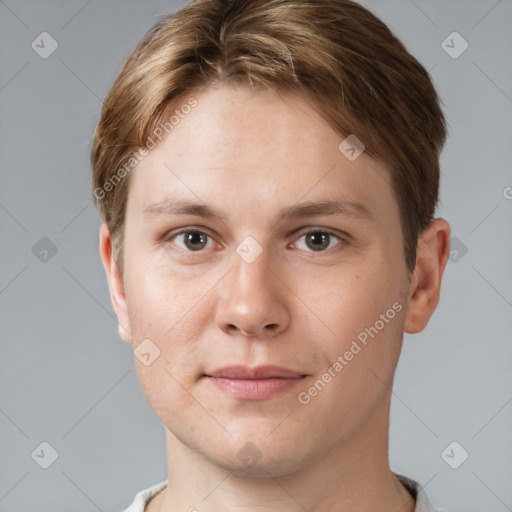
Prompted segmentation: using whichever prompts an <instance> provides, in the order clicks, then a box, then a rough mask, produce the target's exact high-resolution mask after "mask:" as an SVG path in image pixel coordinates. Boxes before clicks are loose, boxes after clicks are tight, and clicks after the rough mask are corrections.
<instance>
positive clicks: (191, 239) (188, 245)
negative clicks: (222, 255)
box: [166, 229, 213, 251]
mask: <svg viewBox="0 0 512 512" xmlns="http://www.w3.org/2000/svg"><path fill="white" fill-rule="evenodd" d="M175 239H176V240H177V241H181V242H182V244H183V245H180V244H179V243H176V242H173V243H174V244H175V245H176V246H177V247H178V248H179V249H182V250H184V251H200V250H202V249H210V248H211V247H212V245H213V239H212V238H211V237H210V235H208V234H206V233H205V232H204V231H199V230H197V229H186V230H183V231H180V232H178V233H173V234H172V235H171V236H169V237H168V238H167V239H166V241H168V242H171V241H174V240H175ZM209 242H210V244H209V245H208V243H209Z"/></svg>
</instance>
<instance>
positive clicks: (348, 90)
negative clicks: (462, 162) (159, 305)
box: [91, 0, 446, 272]
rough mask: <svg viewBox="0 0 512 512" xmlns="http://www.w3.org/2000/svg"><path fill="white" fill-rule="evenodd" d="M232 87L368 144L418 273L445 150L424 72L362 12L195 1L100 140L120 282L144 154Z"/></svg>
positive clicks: (97, 192)
mask: <svg viewBox="0 0 512 512" xmlns="http://www.w3.org/2000/svg"><path fill="white" fill-rule="evenodd" d="M222 83H226V84H228V83H229V84H233V85H234V84H246V85H250V86H252V87H259V86H263V87H264V88H267V89H273V90H276V91H277V90H283V91H289V92H295V93H299V94H302V97H303V98H304V99H306V100H307V101H308V102H309V103H310V104H311V105H312V106H313V107H314V108H315V109H316V110H317V112H318V113H319V114H320V115H321V116H322V117H323V118H324V119H325V120H326V121H327V122H328V123H329V125H330V126H331V127H332V128H333V129H334V130H335V131H336V132H337V133H339V134H340V136H342V137H346V136H348V135H349V134H355V135H356V136H357V137H358V138H359V139H360V140H361V141H363V143H364V145H365V151H366V153H367V154H368V155H370V156H372V157H374V158H375V159H377V160H378V161H380V162H382V163H384V164H385V165H386V166H387V168H388V169H389V171H390V178H391V179H390V182H391V186H392V188H393V190H394V193H395V195H396V198H397V201H398V205H399V211H400V221H401V226H402V233H403V237H404V253H405V261H406V264H407V268H408V270H409V271H410V272H412V271H413V270H414V267H415V265H416V246H417V242H418V236H419V235H420V234H421V232H422V231H423V229H424V228H425V227H427V226H428V224H429V223H430V221H431V220H432V219H433V215H434V212H435V208H436V206H437V201H438V195H439V174H440V172H439V154H440V152H441V150H442V147H443V145H444V142H445V138H446V123H445V119H444V116H443V113H442V111H441V108H440V104H439V103H440V101H439V98H438V96H437V93H436V91H435V89H434V86H433V84H432V81H431V79H430V77H429V74H428V73H427V71H426V70H425V69H424V67H423V66H422V65H421V64H420V63H419V62H418V61H417V60H416V59H415V58H414V57H413V56H412V55H411V54H410V53H409V52H408V51H407V50H406V49H405V47H404V46H403V44H402V43H401V42H400V41H399V40H398V39H397V38H396V37H395V36H394V35H393V34H392V32H391V31H390V30H389V28H388V27H387V26H386V25H385V24H384V23H383V22H382V21H381V20H380V19H379V18H377V17H376V16H375V15H373V14H372V13H371V12H369V11H368V10H367V9H365V8H364V7H362V6H361V5H359V4H358V3H356V2H354V1H350V0H314V1H313V0H310V1H306V0H230V1H228V0H194V1H192V2H190V3H189V4H187V5H186V6H184V7H183V8H182V9H180V10H179V11H177V12H176V13H174V14H170V15H167V16H165V17H163V19H161V20H160V21H159V22H158V23H157V24H156V25H154V26H153V27H152V28H151V29H150V30H149V32H148V33H147V34H146V36H145V37H144V39H143V40H142V41H141V42H140V43H139V45H138V46H137V47H136V49H135V50H134V52H133V53H132V54H131V55H130V56H129V57H128V59H127V60H126V61H125V63H124V64H123V66H122V68H121V70H120V72H119V75H118V76H117V78H116V80H115V82H114V84H113V86H112V88H111V90H110V91H109V93H108V95H107V97H106V98H105V100H104V103H103V108H102V112H101V116H100V120H99V123H98V126H97V128H96V132H95V136H94V141H93V147H92V152H91V163H92V170H93V195H94V197H95V199H97V200H98V201H97V205H98V208H99V211H100V213H101V215H102V217H103V218H104V220H105V221H106V222H107V225H108V227H109V229H110V233H111V236H112V239H113V245H114V254H115V256H116V261H117V264H118V266H119V268H120V270H121V272H122V269H123V257H122V253H123V251H122V247H123V237H124V222H125V210H126V203H127V197H128V186H129V181H130V180H129V175H128V176H126V175H127V174H128V173H129V170H130V167H134V166H135V165H136V163H137V162H136V159H135V158H134V152H135V151H137V150H139V151H140V149H141V148H145V147H146V144H147V141H148V140H149V138H150V137H151V134H152V132H153V130H155V127H156V126H157V124H158V123H159V122H161V120H162V119H166V118H167V116H168V115H170V113H171V111H172V110H173V109H174V108H176V106H177V105H179V102H180V101H183V98H185V97H186V96H187V95H189V96H190V95H191V94H192V93H193V92H194V91H199V90H203V89H206V88H208V87H211V86H213V85H215V84H222ZM340 142H341V140H340ZM127 162H131V163H130V166H128V167H127ZM121 169H123V172H119V171H120V170H121ZM116 173H117V174H116ZM125 176H126V178H125ZM107 185H109V186H107Z"/></svg>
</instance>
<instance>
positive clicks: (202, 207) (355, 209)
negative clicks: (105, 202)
mask: <svg viewBox="0 0 512 512" xmlns="http://www.w3.org/2000/svg"><path fill="white" fill-rule="evenodd" d="M175 215H195V216H197V217H204V218H216V219H219V220H220V221H222V222H226V217H225V216H224V215H223V214H222V213H221V212H219V211H217V210H216V209H215V208H213V207H211V206H208V205H207V204H204V203H203V204H201V203H195V202H193V201H187V200H183V199H173V198H168V199H165V200H164V201H160V202H158V203H155V204H152V205H150V206H148V207H147V208H146V209H145V210H144V212H143V216H144V219H145V220H146V221H149V220H151V218H153V217H160V216H164V217H170V216H175ZM329 215H342V216H345V217H350V218H355V219H363V220H373V215H372V213H371V212H370V210H369V209H368V208H367V207H366V206H365V205H363V204H362V203H359V202H357V201H350V200H348V199H341V198H340V199H334V200H325V201H316V202H315V201H308V202H304V203H300V204H295V205H293V206H291V207H288V208H284V209H282V210H281V211H280V212H279V213H278V218H279V219H295V218H304V217H314V216H329Z"/></svg>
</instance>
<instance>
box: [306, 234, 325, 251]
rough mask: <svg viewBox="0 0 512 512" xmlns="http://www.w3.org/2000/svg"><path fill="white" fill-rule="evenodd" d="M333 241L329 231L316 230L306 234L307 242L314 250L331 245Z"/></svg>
mask: <svg viewBox="0 0 512 512" xmlns="http://www.w3.org/2000/svg"><path fill="white" fill-rule="evenodd" d="M330 241H331V236H330V235H329V233H322V232H321V231H316V232H314V233H308V234H307V235H306V244H307V246H308V247H309V248H310V249H313V250H314V251H319V250H322V249H325V248H326V247H329V243H330Z"/></svg>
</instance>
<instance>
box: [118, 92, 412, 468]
mask: <svg viewBox="0 0 512 512" xmlns="http://www.w3.org/2000/svg"><path fill="white" fill-rule="evenodd" d="M194 98H195V99H196V100H197V105H196V106H195V107H194V108H193V109H191V111H190V113H188V114H187V115H186V116H183V119H180V122H179V124H177V125H176V126H175V127H174V129H173V130H172V132H171V133H170V134H169V136H167V137H166V138H165V139H164V140H163V141H162V142H161V143H160V144H159V145H158V146H157V147H156V148H154V149H153V150H151V151H150V152H149V153H148V155H147V156H146V157H145V158H144V159H143V160H142V161H141V162H140V164H139V165H138V167H137V168H136V170H135V171H133V174H132V175H131V177H130V179H131V182H130V189H129V196H128V203H127V210H126V231H125V241H124V243H125V245H124V261H125V267H124V277H123V281H122V282H118V284H117V285H115V284H114V285H112V286H113V287H114V288H115V286H117V287H118V288H117V292H116V293H117V295H116V299H115V308H116V313H117V314H118V317H119V320H120V323H121V324H123V325H124V327H125V328H126V331H122V332H123V333H124V334H123V337H124V339H125V340H126V341H129V342H131V343H133V348H134V350H135V353H136V354H139V356H140V353H143V354H145V355H144V357H142V358H139V357H135V365H136V369H137V372H138V376H139V378H140V383H141V386H142V389H143V391H144V393H145V394H146V396H147V399H148V400H149V403H150V405H151V407H152V408H153V410H154V412H155V413H156V415H157V416H158V417H159V419H160V420H161V421H162V422H163V424H164V425H165V427H166V428H167V429H168V431H169V432H170V433H172V436H173V437H175V438H176V439H177V440H179V441H180V442H181V443H183V444H184V445H185V446H187V447H189V448H190V449H192V450H193V451H195V452H196V453H199V454H201V455H202V456H203V457H205V458H206V459H207V460H209V461H211V462H214V463H215V464H216V465H218V466H221V467H223V468H226V469H229V470H232V471H237V472H240V473H244V474H247V473H250V474H266V472H267V471H269V472H271V473H272V474H273V475H279V474H287V473H292V472H294V471H298V470H300V469H301V468H304V467H306V466H308V465H311V464H314V463H316V462H317V461H320V460H321V459H322V458H323V457H325V456H326V455H327V454H330V453H335V452H336V450H339V449H340V448H341V447H342V446H344V445H345V446H346V445H347V444H348V443H350V442H351V439H354V438H355V435H356V433H357V432H363V431H364V430H365V428H366V426H367V425H369V424H372V425H377V424H378V425H380V426H382V429H383V430H384V428H385V417H384V416H385V414H384V412H383V411H384V410H383V408H382V403H383V401H384V397H385V396H386V395H387V393H388V389H387V386H390V385H391V382H392V379H393V374H394V371H395V367H396V364H397V361H398V357H399V353H400V348H401V341H402V333H403V330H404V319H405V313H406V309H407V301H408V298H409V291H410V281H409V277H410V276H409V274H408V273H407V270H406V266H405V259H404V253H403V238H402V232H401V226H400V219H399V211H398V204H397V201H396V198H395V196H394V194H393V192H392V189H391V186H390V182H389V175H388V171H387V170H386V169H385V168H384V167H383V166H382V165H381V164H379V163H378V162H376V161H374V160H373V159H371V158H370V157H369V156H368V155H367V154H366V153H364V152H363V153H362V154H361V155H360V156H359V157H358V158H356V159H355V160H349V159H348V158H347V156H346V153H343V152H341V151H340V149H339V146H340V143H341V142H342V140H343V139H344V137H340V136H339V135H338V134H337V133H335V132H334V131H333V130H332V129H331V128H330V127H329V126H328V125H327V124H326V122H325V121H324V120H323V119H322V118H321V117H320V116H319V115H318V114H317V113H316V112H315V111H314V110H313V109H312V108H311V107H310V106H309V105H308V104H307V103H305V102H303V101H302V100H300V99H299V98H298V97H295V96H292V95H288V96H277V95H274V94H271V93H262V92H254V91H252V90H250V89H246V88H244V87H238V88H232V87H230V86H222V87H219V88H217V89H207V90H204V91H202V92H200V93H198V94H195V95H194ZM349 154H350V153H349ZM194 205H195V206H194ZM148 353H149V355H148ZM155 355H158V356H157V357H156V358H155ZM144 359H145V362H143V361H144ZM145 363H146V364H145ZM269 365H271V366H272V367H273V368H265V366H269ZM233 366H236V367H242V368H241V369H240V368H238V369H235V370H233V369H229V368H228V369H226V368H227V367H233ZM255 367H258V369H257V370H256V372H255V373H251V370H252V369H254V368H255ZM275 367H279V368H275ZM385 434H387V432H386V433H383V435H385ZM248 443H252V444H248ZM248 457H249V458H248ZM251 457H252V459H251V460H256V459H259V460H257V463H256V464H254V463H251V462H248V461H249V459H250V458H251Z"/></svg>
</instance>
